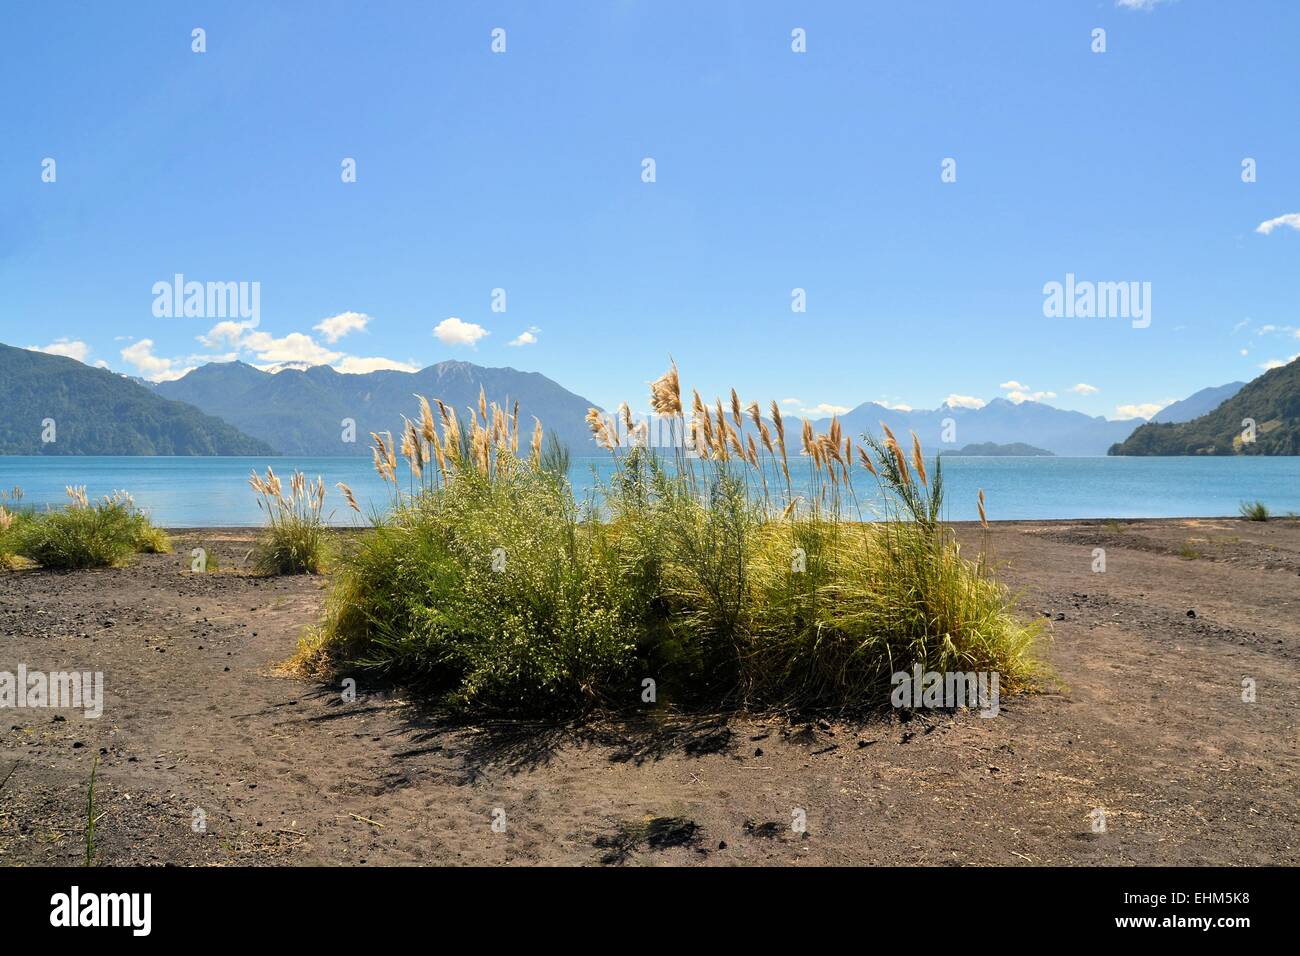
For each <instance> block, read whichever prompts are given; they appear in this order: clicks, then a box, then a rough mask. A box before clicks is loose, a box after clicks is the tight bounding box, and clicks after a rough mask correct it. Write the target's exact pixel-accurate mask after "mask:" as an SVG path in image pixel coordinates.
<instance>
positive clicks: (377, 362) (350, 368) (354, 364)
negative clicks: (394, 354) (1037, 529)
mask: <svg viewBox="0 0 1300 956" xmlns="http://www.w3.org/2000/svg"><path fill="white" fill-rule="evenodd" d="M383 369H391V370H392V371H395V372H418V371H419V369H418V368H416V367H415V366H414V365H408V364H407V363H405V362H396V361H394V360H393V359H386V358H379V357H378V356H376V357H375V358H361V357H359V356H356V355H345V356H344V357H343V360H342V361H341V362H337V363H336V364H335V365H334V370H335V371H338V372H343V373H344V374H345V375H364V374H366V373H367V372H378V371H380V370H383Z"/></svg>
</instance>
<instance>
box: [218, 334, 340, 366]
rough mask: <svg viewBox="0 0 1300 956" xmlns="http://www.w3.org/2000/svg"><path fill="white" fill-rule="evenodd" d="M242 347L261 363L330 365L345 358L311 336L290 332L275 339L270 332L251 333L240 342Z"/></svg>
mask: <svg viewBox="0 0 1300 956" xmlns="http://www.w3.org/2000/svg"><path fill="white" fill-rule="evenodd" d="M239 344H240V347H241V348H243V349H245V350H247V351H249V352H253V353H254V354H256V355H257V360H258V361H259V362H268V363H272V364H274V363H278V362H307V363H309V364H311V365H329V364H330V363H331V362H337V361H338V360H339V359H341V358H342V357H343V353H342V352H331V351H330V350H329V349H327V348H325V347H324V346H322V345H319V344H317V342H316V340H315V339H313V338H312V337H311V336H310V335H306V334H304V333H302V332H290V333H289V334H288V335H286V336H284V337H283V338H279V339H277V338H275V337H274V336H272V335H271V334H270V333H268V332H251V333H249V334H248V335H246V336H244V338H243V339H242V340H241V341H240V343H239Z"/></svg>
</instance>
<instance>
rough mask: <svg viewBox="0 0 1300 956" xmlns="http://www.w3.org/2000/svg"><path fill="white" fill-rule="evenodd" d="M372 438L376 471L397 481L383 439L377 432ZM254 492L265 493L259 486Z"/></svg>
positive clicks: (380, 475) (388, 479)
mask: <svg viewBox="0 0 1300 956" xmlns="http://www.w3.org/2000/svg"><path fill="white" fill-rule="evenodd" d="M370 437H371V438H373V439H374V441H375V443H374V445H372V446H371V448H370V453H371V455H372V456H373V458H374V460H375V471H376V472H377V473H378V474H379V477H380V478H382V479H384V481H396V480H397V476H396V474H394V473H393V472H392V471H390V470H389V467H388V447H387V446H386V445H385V444H384V440H383V438H381V437H380V436H379V435H378V434H376V433H375V432H371V433H370ZM267 470H268V472H269V471H270V469H267ZM259 481H260V479H259ZM263 484H265V482H263ZM253 490H254V491H257V492H259V493H262V491H263V490H262V488H261V487H258V486H257V485H254V486H253Z"/></svg>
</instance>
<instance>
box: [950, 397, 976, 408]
mask: <svg viewBox="0 0 1300 956" xmlns="http://www.w3.org/2000/svg"><path fill="white" fill-rule="evenodd" d="M943 403H944V404H945V405H947V406H948V407H949V408H983V407H984V405H985V404H986V403H985V401H984V400H983V399H982V398H975V397H974V396H972V395H949V396H948V397H947V398H945V399H944V400H943Z"/></svg>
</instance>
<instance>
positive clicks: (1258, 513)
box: [1238, 501, 1272, 521]
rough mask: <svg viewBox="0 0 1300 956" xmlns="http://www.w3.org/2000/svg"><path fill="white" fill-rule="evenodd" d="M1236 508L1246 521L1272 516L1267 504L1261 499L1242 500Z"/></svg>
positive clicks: (1262, 519) (1265, 519)
mask: <svg viewBox="0 0 1300 956" xmlns="http://www.w3.org/2000/svg"><path fill="white" fill-rule="evenodd" d="M1238 510H1239V511H1240V512H1241V516H1242V517H1243V518H1245V519H1246V520H1247V521H1267V520H1268V519H1269V518H1271V517H1272V514H1271V513H1270V512H1269V510H1268V506H1267V505H1266V504H1264V502H1262V501H1243V502H1242V503H1241V507H1240V509H1238Z"/></svg>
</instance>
